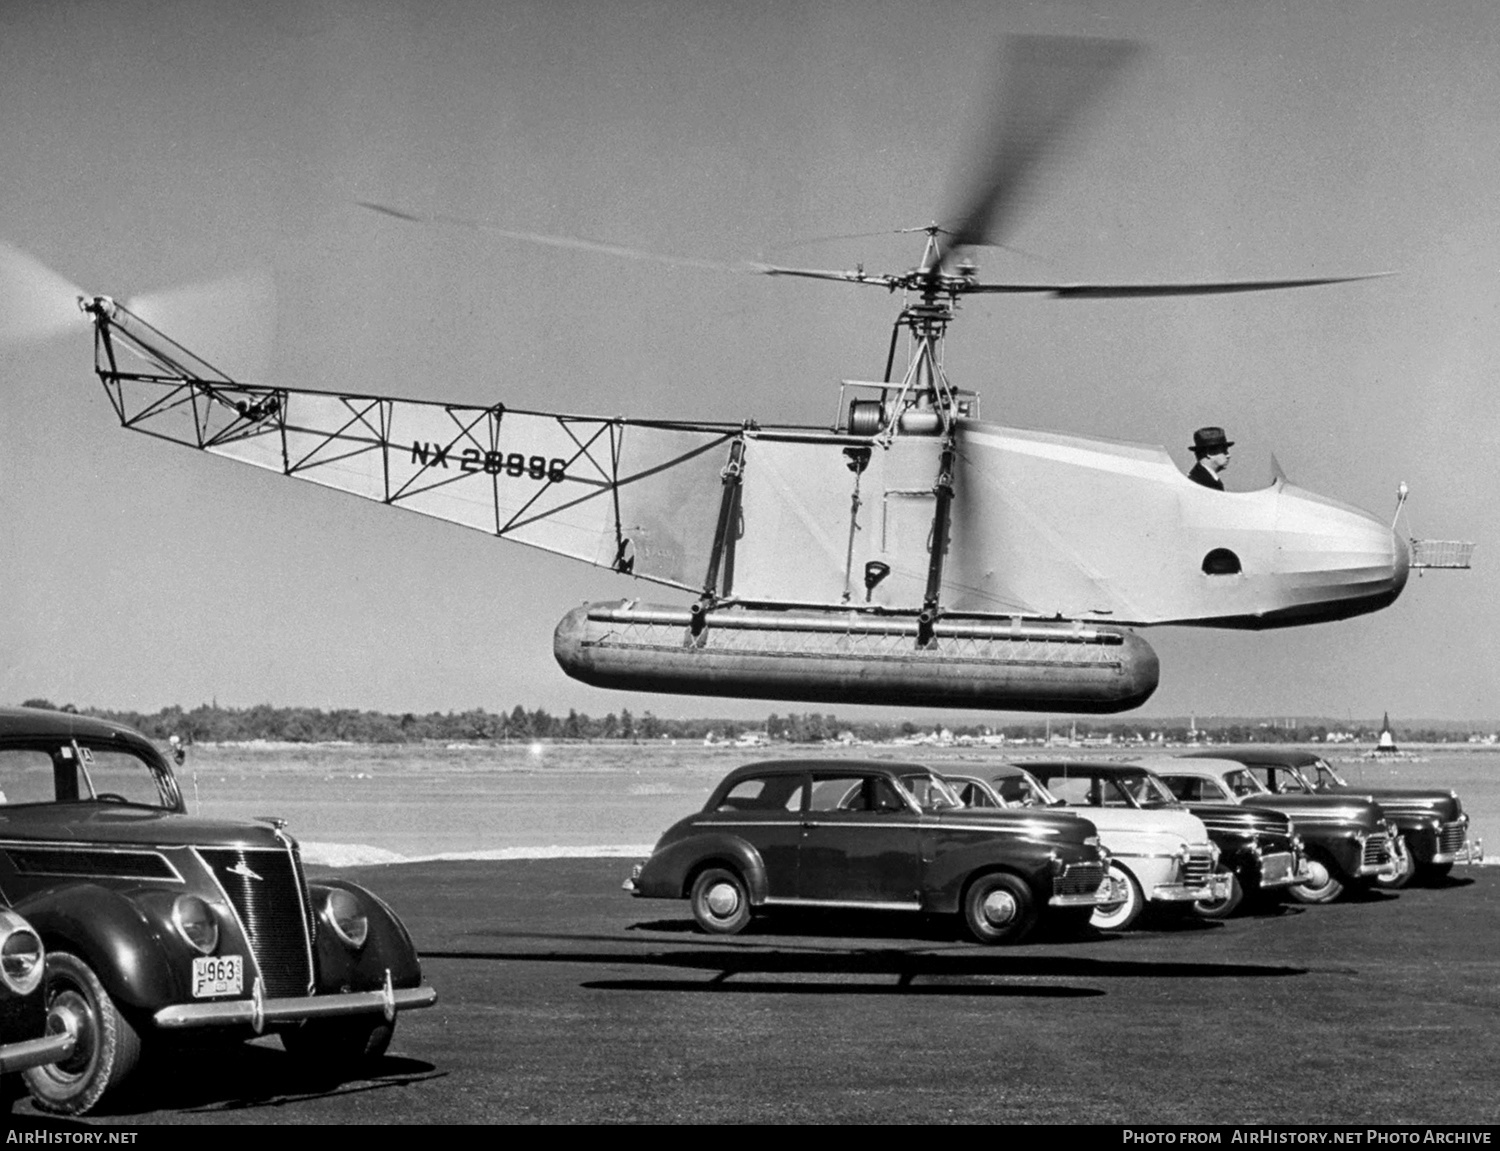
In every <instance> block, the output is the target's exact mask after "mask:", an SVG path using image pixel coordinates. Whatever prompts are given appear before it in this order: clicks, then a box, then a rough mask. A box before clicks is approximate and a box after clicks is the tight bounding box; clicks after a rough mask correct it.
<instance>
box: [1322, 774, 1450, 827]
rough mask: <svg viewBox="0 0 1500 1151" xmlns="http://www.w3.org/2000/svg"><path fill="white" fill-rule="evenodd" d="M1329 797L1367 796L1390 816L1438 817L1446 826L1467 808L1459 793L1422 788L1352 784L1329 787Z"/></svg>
mask: <svg viewBox="0 0 1500 1151" xmlns="http://www.w3.org/2000/svg"><path fill="white" fill-rule="evenodd" d="M1328 794H1329V795H1332V796H1336V797H1347V796H1356V795H1357V796H1367V797H1368V798H1369V799H1370V800H1372V801H1373V802H1375V803H1378V804H1380V806H1381V807H1383V808H1384V809H1385V810H1386V812H1387V814H1392V815H1394V814H1395V813H1397V812H1400V813H1401V814H1403V815H1435V816H1437V817H1438V818H1439V819H1441V820H1442V821H1443V822H1444V823H1452V822H1453V821H1454V820H1455V819H1457V818H1458V817H1459V816H1460V815H1462V814H1463V810H1464V805H1463V804H1462V803H1461V802H1460V801H1459V798H1458V793H1457V792H1456V791H1440V790H1438V789H1436V788H1434V789H1432V790H1430V791H1429V790H1427V789H1425V788H1419V787H1365V786H1364V785H1363V784H1358V783H1351V784H1346V785H1345V786H1343V787H1340V788H1330V789H1329V791H1328Z"/></svg>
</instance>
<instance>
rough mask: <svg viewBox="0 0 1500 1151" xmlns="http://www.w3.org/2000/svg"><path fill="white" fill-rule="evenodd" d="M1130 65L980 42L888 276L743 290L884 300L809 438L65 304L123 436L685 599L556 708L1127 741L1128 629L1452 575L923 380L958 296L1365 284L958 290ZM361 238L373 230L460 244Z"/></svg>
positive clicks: (601, 653) (587, 639)
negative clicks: (454, 395)
mask: <svg viewBox="0 0 1500 1151" xmlns="http://www.w3.org/2000/svg"><path fill="white" fill-rule="evenodd" d="M1137 54H1138V48H1137V46H1136V45H1134V44H1132V43H1130V42H1126V41H1115V40H1094V39H1077V38H1066V37H1050V36H1047V37H1036V36H1033V37H1013V38H1010V39H1008V40H1007V41H1006V43H1005V47H1004V64H1003V67H1002V68H1001V69H999V75H1000V76H1001V77H1002V83H1001V86H1000V89H999V93H998V98H997V100H996V102H995V106H996V108H997V114H996V116H995V117H994V118H993V124H992V127H991V130H990V131H989V132H987V133H986V144H985V147H984V148H983V149H982V150H981V153H980V155H981V160H982V162H981V164H980V165H979V167H978V169H977V170H976V171H974V172H972V173H970V174H969V175H968V176H966V177H965V178H964V179H963V180H962V181H960V183H959V185H958V190H957V194H956V195H954V196H952V197H950V200H951V205H950V209H949V210H948V211H947V212H945V213H943V214H942V215H941V216H940V217H939V218H938V220H936V221H934V222H932V223H930V224H927V225H925V226H923V227H920V228H915V229H906V230H905V231H907V232H908V233H909V234H913V235H917V236H920V237H921V243H922V249H921V255H920V258H919V260H918V262H917V263H916V264H915V265H914V266H912V267H910V268H908V269H906V270H904V271H899V272H890V273H880V272H870V271H867V270H866V269H865V268H864V267H863V266H859V267H857V268H855V269H854V270H831V269H818V268H802V267H792V266H784V265H779V264H764V263H760V264H752V265H747V266H746V267H745V270H748V271H752V272H755V273H757V274H761V275H766V276H769V277H773V278H786V277H790V278H802V279H814V280H820V281H825V282H833V283H838V284H842V285H852V286H858V287H866V288H877V289H880V290H883V291H885V292H887V293H889V294H890V295H891V296H893V297H899V299H900V306H899V309H898V311H897V315H896V318H895V320H894V322H893V324H892V328H891V335H890V342H889V347H888V353H887V356H886V368H885V372H884V375H883V378H881V379H879V380H858V379H851V380H844V381H842V382H841V384H840V387H839V397H838V403H837V408H836V415H835V418H834V420H833V421H832V422H831V423H830V424H828V425H821V426H806V425H792V424H774V423H765V422H760V421H758V420H752V419H745V420H739V421H731V422H714V421H696V420H656V419H645V418H626V417H612V418H604V417H597V416H589V415H574V414H566V413H560V412H549V411H538V410H527V409H522V408H515V407H509V406H507V405H505V404H503V403H495V404H493V405H489V406H476V405H472V404H469V405H465V404H447V403H441V402H432V401H428V400H415V399H403V398H399V397H391V396H380V395H375V394H366V393H360V392H353V391H335V390H327V391H324V390H314V389H306V388H298V387H284V386H279V385H270V384H257V383H252V382H248V381H245V380H241V379H237V378H234V377H233V376H231V375H230V374H228V373H226V372H224V371H221V370H220V369H219V368H217V367H216V366H214V365H213V364H212V363H210V362H208V361H207V360H206V359H204V358H202V357H200V356H199V355H197V354H195V353H194V352H193V351H191V350H189V349H188V348H187V347H185V346H184V345H183V344H181V343H179V342H178V341H177V340H176V339H174V338H173V337H172V336H171V335H169V334H167V333H166V332H165V331H164V330H162V328H159V327H158V326H156V324H155V323H153V322H152V321H151V320H150V319H149V318H148V314H147V310H146V309H143V308H140V307H134V306H132V305H131V304H130V303H128V302H125V303H121V302H117V301H116V300H115V299H113V298H111V297H109V296H103V295H93V294H88V293H76V294H74V299H75V300H76V306H77V308H79V309H81V311H82V313H83V315H84V316H85V317H86V318H87V319H88V321H89V322H90V323H91V324H92V328H93V336H94V369H95V373H96V375H97V376H98V378H99V380H100V382H101V383H102V384H103V386H104V389H105V391H106V393H107V395H108V397H109V400H110V403H111V405H112V407H113V409H114V412H115V414H116V416H117V418H118V419H119V422H120V424H121V426H122V427H124V428H127V429H130V430H133V431H139V432H143V433H145V434H148V435H152V436H155V437H158V438H160V439H163V440H166V441H171V442H175V443H178V444H183V445H186V446H189V447H193V448H197V449H199V450H201V451H204V452H208V453H210V454H212V455H217V456H221V457H224V458H228V459H232V460H237V461H239V462H242V463H246V464H250V465H252V466H255V467H259V468H263V469H266V470H268V471H271V472H275V473H277V474H280V475H282V476H286V477H290V478H295V479H302V480H307V481H310V482H312V483H314V484H318V485H321V486H325V487H329V488H334V489H337V490H340V491H344V492H346V493H350V494H353V495H357V496H360V497H363V498H365V499H368V500H373V501H377V502H380V503H383V504H386V505H389V506H392V507H399V508H405V509H407V510H410V511H416V512H419V513H421V514H424V515H428V516H432V517H436V518H438V519H442V520H445V521H448V522H451V523H454V524H457V525H461V526H465V527H469V528H472V529H476V530H479V531H483V532H485V533H487V534H490V535H493V536H496V537H498V538H501V539H508V540H513V541H516V542H518V543H523V544H527V545H530V546H532V547H536V548H540V549H543V550H546V551H550V552H554V553H558V554H561V555H565V556H569V557H572V558H575V559H579V560H582V561H584V562H586V563H589V564H592V565H595V566H597V567H600V568H605V569H608V570H610V571H612V572H614V573H617V574H619V575H623V576H628V577H631V578H633V579H636V580H641V581H645V582H647V583H650V584H654V585H657V586H659V587H662V588H666V589H671V590H673V591H675V592H678V593H684V594H685V597H686V598H687V599H688V601H689V602H687V603H686V604H682V603H679V604H676V605H672V604H652V603H642V602H641V601H640V600H639V599H635V598H626V599H622V600H618V601H608V602H604V601H600V602H593V603H587V604H584V605H582V606H580V607H578V608H575V609H574V610H573V611H571V612H569V613H568V614H567V615H566V616H565V617H564V618H563V619H562V620H561V621H560V622H559V624H558V625H557V628H556V631H555V633H554V656H555V658H556V660H557V662H558V663H559V665H560V666H561V667H562V668H563V670H564V671H565V672H566V673H567V674H569V675H570V676H573V677H574V678H576V679H579V680H581V681H583V682H585V683H589V684H592V685H595V686H599V687H608V688H618V689H629V690H641V691H658V692H674V693H684V694H704V695H720V696H733V697H748V698H769V699H785V700H805V701H813V702H836V703H869V704H897V703H899V704H901V705H905V706H930V707H964V708H985V709H997V710H1029V711H1071V712H1101V713H1102V712H1116V711H1123V710H1128V709H1130V708H1134V707H1138V706H1139V705H1141V704H1142V703H1144V702H1145V701H1146V700H1147V699H1148V698H1149V697H1150V696H1151V694H1152V692H1153V691H1154V690H1155V688H1156V686H1157V682H1158V680H1159V676H1160V666H1159V661H1158V659H1157V656H1156V654H1155V652H1154V651H1153V649H1152V648H1151V646H1150V644H1149V643H1148V642H1147V640H1146V639H1145V638H1144V637H1143V636H1142V635H1141V634H1140V631H1139V629H1142V628H1147V627H1151V626H1156V625H1163V624H1171V625H1187V626H1201V627H1218V628H1242V629H1268V628H1278V627H1291V626H1299V625H1304V624H1310V623H1318V622H1326V621H1333V620H1340V619H1347V618H1349V617H1352V616H1356V615H1360V614H1363V613H1367V612H1373V611H1377V610H1379V609H1381V608H1384V607H1386V606H1388V605H1389V604H1391V603H1393V602H1394V601H1395V600H1396V598H1397V597H1398V596H1399V595H1400V594H1401V591H1402V589H1403V587H1404V586H1405V584H1406V581H1407V578H1408V574H1409V572H1410V571H1411V570H1412V569H1413V567H1416V568H1419V569H1420V568H1422V567H1439V566H1467V555H1466V554H1465V555H1463V556H1462V557H1461V559H1462V562H1453V561H1451V560H1450V561H1445V560H1443V559H1441V558H1435V555H1434V553H1432V552H1431V550H1430V549H1429V550H1428V551H1427V552H1426V553H1423V552H1421V551H1418V552H1414V551H1413V549H1412V548H1411V547H1410V546H1409V545H1408V541H1406V540H1403V539H1402V538H1400V537H1399V536H1398V535H1397V534H1396V532H1395V530H1394V526H1393V525H1388V524H1387V523H1385V522H1383V521H1382V520H1380V519H1378V518H1377V517H1375V516H1374V515H1372V514H1370V513H1367V512H1364V511H1362V510H1360V509H1357V508H1354V507H1351V506H1349V505H1346V504H1342V503H1339V502H1337V501H1334V500H1331V499H1328V498H1326V497H1323V496H1320V495H1317V494H1315V493H1313V492H1310V491H1307V490H1304V489H1301V488H1299V487H1297V486H1295V485H1293V484H1291V483H1290V482H1288V481H1287V479H1286V478H1285V477H1284V476H1278V478H1277V479H1276V480H1275V482H1273V484H1272V485H1271V486H1270V487H1269V488H1265V489H1262V490H1260V491H1253V492H1217V491H1211V490H1209V489H1207V488H1203V487H1200V486H1198V485H1196V484H1194V483H1192V482H1191V481H1190V480H1188V479H1187V478H1186V477H1185V476H1183V475H1182V473H1181V472H1179V471H1178V469H1177V468H1176V466H1175V464H1174V463H1173V461H1172V459H1171V457H1170V456H1169V455H1168V454H1167V452H1166V450H1165V449H1163V448H1161V447H1154V446H1147V445H1139V444H1129V443H1121V442H1116V441H1110V440H1106V439H1096V438H1091V437H1085V436H1079V435H1071V434H1060V433H1054V432H1043V431H1029V430H1023V429H1018V428H1010V427H1004V426H1001V425H998V424H993V423H987V422H985V421H983V420H982V419H981V418H980V401H979V396H978V394H977V392H975V391H973V390H968V389H963V388H959V387H956V386H954V384H953V383H952V382H951V381H950V380H949V378H948V374H947V371H946V369H945V366H944V346H945V341H946V339H947V336H948V333H949V329H950V328H951V327H952V326H953V325H954V324H955V322H956V321H957V319H958V318H959V314H960V310H961V301H963V300H964V299H965V298H966V297H968V296H970V295H976V294H989V295H1007V294H1011V295H1014V294H1040V295H1045V296H1050V297H1053V298H1056V299H1059V300H1076V299H1111V298H1146V297H1170V296H1185V295H1206V294H1225V293H1241V292H1252V291H1267V290H1281V289H1300V288H1312V287H1318V286H1327V285H1332V284H1338V283H1344V282H1350V281H1355V280H1362V279H1368V278H1370V277H1368V276H1339V277H1326V276H1325V277H1319V278H1287V279H1276V280H1226V281H1214V282H1195V283H1156V284H1105V283H1013V282H1007V281H993V280H987V279H984V278H982V277H981V275H980V273H979V267H978V263H977V260H976V257H975V254H974V252H975V249H977V248H980V247H983V246H987V245H993V244H995V243H997V242H998V240H999V239H1000V238H1001V237H1002V236H1003V235H1004V234H1005V232H1006V230H1007V228H1008V227H1009V225H1010V222H1011V221H1012V219H1013V217H1014V215H1015V213H1016V211H1017V210H1018V208H1019V206H1020V204H1021V202H1022V200H1023V198H1024V196H1023V193H1024V192H1025V190H1026V186H1027V184H1028V183H1029V182H1030V181H1031V180H1032V179H1033V178H1034V176H1035V173H1036V170H1037V169H1038V168H1039V166H1040V165H1041V164H1042V162H1043V161H1044V160H1045V159H1046V158H1047V155H1048V153H1049V152H1050V151H1051V149H1052V147H1053V145H1054V144H1055V142H1056V141H1058V140H1059V139H1061V138H1062V137H1063V136H1064V135H1065V134H1066V133H1067V132H1068V131H1070V130H1071V127H1072V125H1073V124H1074V123H1075V122H1076V121H1077V120H1078V119H1079V117H1080V116H1081V115H1082V114H1083V113H1084V111H1085V110H1086V109H1087V108H1088V106H1090V105H1091V104H1093V103H1095V102H1096V101H1097V99H1098V98H1099V96H1100V95H1101V93H1102V92H1103V91H1104V90H1105V89H1106V88H1108V87H1109V86H1110V85H1111V84H1113V83H1114V82H1115V81H1116V80H1117V78H1118V77H1119V75H1120V74H1121V73H1122V72H1123V70H1124V69H1125V68H1126V67H1127V66H1128V65H1129V63H1130V62H1131V60H1132V59H1133V58H1134V57H1135V56H1136V55H1137ZM363 207H365V208H366V209H370V210H373V211H374V212H377V213H379V214H381V215H383V216H384V217H386V218H388V219H394V220H395V221H397V223H398V224H399V225H401V226H406V225H410V224H428V223H439V224H441V223H455V222H459V223H461V222H462V221H453V220H449V219H447V218H445V217H429V216H423V215H420V214H418V213H414V212H408V211H406V210H405V209H401V208H393V207H389V206H386V205H382V204H377V203H373V202H364V203H363ZM492 230H498V231H501V232H502V234H505V235H511V236H514V237H516V238H520V239H528V240H535V241H538V242H542V243H557V244H563V245H566V246H581V247H590V246H592V247H596V248H604V249H605V250H606V251H610V252H613V253H614V254H618V255H642V254H641V253H634V252H632V251H630V250H627V249H620V248H613V247H611V246H608V245H590V244H586V243H584V242H580V241H576V240H569V239H568V238H565V237H546V236H538V235H534V234H531V233H519V232H504V231H503V230H499V229H492ZM648 258H651V257H649V256H648ZM16 259H17V256H15V255H13V256H12V264H14V263H15V260H16ZM13 278H15V277H13ZM33 280H37V281H39V282H40V281H45V282H46V284H47V285H48V291H47V292H45V293H42V295H44V296H45V297H46V300H47V305H46V306H47V308H50V307H51V306H52V303H53V302H58V301H61V300H62V298H63V296H64V295H66V294H67V292H65V291H63V289H61V288H59V287H57V285H56V284H55V283H54V282H53V280H48V279H47V278H46V277H45V276H41V277H33ZM44 310H45V309H44ZM75 315H76V313H75ZM903 346H904V349H905V354H904V356H903V355H902V354H901V353H902V349H903ZM1425 542H1427V543H1431V542H1432V541H1425Z"/></svg>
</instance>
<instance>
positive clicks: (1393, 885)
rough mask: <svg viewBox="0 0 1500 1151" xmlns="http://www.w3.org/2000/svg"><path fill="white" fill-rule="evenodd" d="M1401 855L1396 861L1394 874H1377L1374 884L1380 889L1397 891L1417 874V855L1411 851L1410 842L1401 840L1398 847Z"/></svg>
mask: <svg viewBox="0 0 1500 1151" xmlns="http://www.w3.org/2000/svg"><path fill="white" fill-rule="evenodd" d="M1399 850H1400V852H1401V855H1400V856H1399V858H1397V860H1396V862H1397V863H1398V864H1399V865H1400V866H1399V867H1398V869H1397V871H1396V874H1395V875H1391V876H1386V875H1377V876H1376V877H1375V886H1376V887H1378V888H1380V890H1382V891H1399V890H1400V889H1401V888H1403V887H1405V886H1406V885H1407V884H1408V883H1410V882H1411V881H1412V877H1413V876H1415V875H1416V874H1417V857H1416V856H1415V855H1413V854H1412V853H1411V844H1409V843H1406V842H1404V841H1403V842H1402V844H1401V846H1400V848H1399Z"/></svg>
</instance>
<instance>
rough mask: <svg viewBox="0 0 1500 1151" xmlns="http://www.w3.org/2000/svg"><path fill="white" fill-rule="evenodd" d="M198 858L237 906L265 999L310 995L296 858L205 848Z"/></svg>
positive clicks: (267, 852) (268, 851) (275, 852)
mask: <svg viewBox="0 0 1500 1151" xmlns="http://www.w3.org/2000/svg"><path fill="white" fill-rule="evenodd" d="M198 854H199V856H201V857H202V859H203V862H204V863H206V864H208V866H209V867H210V868H212V869H213V873H214V878H215V879H217V880H218V881H219V884H220V886H222V887H223V888H224V892H225V894H226V895H228V896H229V899H230V902H231V903H233V904H234V910H235V912H236V913H237V914H238V915H239V918H240V922H241V923H242V924H243V925H244V928H245V935H246V937H247V938H248V939H249V941H250V950H251V952H252V953H253V954H254V956H255V963H256V966H258V967H259V968H260V977H261V980H262V985H263V986H264V988H265V993H266V995H267V996H272V997H274V996H279V995H306V994H307V993H308V992H309V991H311V990H312V982H313V980H312V955H311V951H310V949H309V947H308V921H307V913H306V911H305V910H304V906H303V904H304V900H303V897H302V883H301V879H300V877H299V875H298V870H297V867H296V863H295V861H294V860H293V859H292V853H291V852H290V851H280V850H276V849H274V848H273V849H257V850H251V851H244V850H241V849H239V848H210V847H200V848H199V849H198ZM247 872H253V873H254V876H258V877H259V878H253V877H252V876H251V875H250V874H246V873H247Z"/></svg>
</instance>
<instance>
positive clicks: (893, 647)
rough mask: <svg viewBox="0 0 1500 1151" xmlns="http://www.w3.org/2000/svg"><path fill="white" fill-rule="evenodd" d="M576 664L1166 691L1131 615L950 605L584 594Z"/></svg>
mask: <svg viewBox="0 0 1500 1151" xmlns="http://www.w3.org/2000/svg"><path fill="white" fill-rule="evenodd" d="M552 651H553V654H554V655H555V656H556V657H557V662H558V664H559V665H561V667H562V669H563V670H564V671H565V672H567V673H568V675H570V676H572V677H573V678H574V679H578V680H582V681H583V682H584V683H588V684H592V685H594V686H595V687H607V688H615V689H624V690H627V691H655V692H674V693H682V694H687V695H723V696H737V697H745V698H751V699H785V700H806V701H809V702H820V703H848V704H854V703H866V704H890V705H899V706H903V707H948V708H988V709H995V710H1004V711H1075V712H1116V711H1126V710H1128V709H1130V708H1133V707H1139V706H1140V705H1141V704H1143V703H1145V702H1146V700H1147V699H1149V698H1150V696H1151V693H1152V692H1153V691H1155V690H1156V683H1157V679H1158V676H1159V670H1160V669H1159V666H1158V663H1157V658H1156V652H1155V651H1153V650H1152V649H1151V646H1150V645H1149V644H1148V643H1147V642H1146V641H1145V640H1143V639H1142V638H1141V637H1140V636H1138V635H1136V634H1135V633H1134V632H1132V631H1129V630H1128V629H1125V628H1119V627H1107V626H1100V625H1095V624H1078V623H1071V622H1062V621H1059V622H1035V621H1020V620H1016V621H1003V620H994V619H976V618H968V619H965V618H962V617H953V616H947V617H943V618H941V619H939V620H938V621H937V622H936V623H935V624H934V625H933V637H932V640H931V641H930V642H929V643H927V644H926V645H923V646H919V645H918V622H917V620H916V618H915V617H913V616H910V615H904V616H883V615H871V614H866V613H860V612H844V611H836V610H825V611H807V610H802V611H768V610H746V609H739V608H721V609H717V610H710V611H707V612H704V613H703V614H702V616H701V617H695V616H694V613H693V612H691V611H689V610H687V609H684V608H676V607H664V606H657V605H649V604H638V603H636V602H635V601H628V600H627V601H620V602H612V603H592V604H584V605H583V606H581V607H577V608H574V609H573V610H572V611H570V612H569V613H568V614H567V615H566V616H564V617H563V618H562V621H561V622H560V623H559V624H558V625H557V630H556V632H555V633H554V634H553V637H552Z"/></svg>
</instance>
